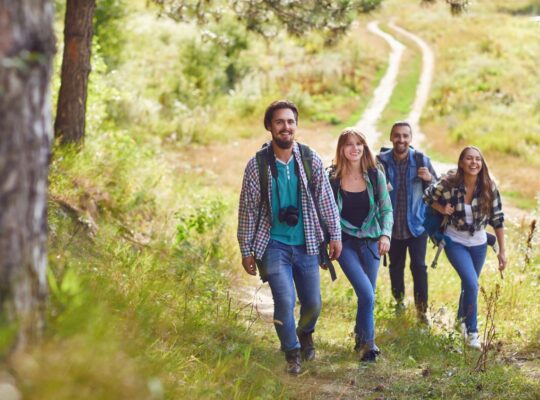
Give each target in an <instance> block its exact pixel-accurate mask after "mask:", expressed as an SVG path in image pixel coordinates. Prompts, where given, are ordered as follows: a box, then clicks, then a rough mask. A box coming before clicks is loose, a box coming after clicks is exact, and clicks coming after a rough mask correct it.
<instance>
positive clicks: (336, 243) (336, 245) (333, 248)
mask: <svg viewBox="0 0 540 400" xmlns="http://www.w3.org/2000/svg"><path fill="white" fill-rule="evenodd" d="M341 249H342V244H341V240H330V247H329V249H328V255H329V256H330V260H332V261H334V260H337V259H338V258H339V256H340V255H341Z"/></svg>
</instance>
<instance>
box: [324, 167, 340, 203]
mask: <svg viewBox="0 0 540 400" xmlns="http://www.w3.org/2000/svg"><path fill="white" fill-rule="evenodd" d="M326 174H327V175H328V181H329V182H330V187H331V188H332V193H334V199H335V200H336V203H337V199H338V191H339V179H337V178H336V166H335V165H330V166H329V167H328V168H326Z"/></svg>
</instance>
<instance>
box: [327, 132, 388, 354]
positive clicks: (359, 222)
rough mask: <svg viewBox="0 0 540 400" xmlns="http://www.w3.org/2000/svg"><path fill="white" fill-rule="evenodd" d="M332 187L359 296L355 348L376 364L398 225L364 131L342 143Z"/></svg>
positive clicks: (346, 263)
mask: <svg viewBox="0 0 540 400" xmlns="http://www.w3.org/2000/svg"><path fill="white" fill-rule="evenodd" d="M329 178H330V183H331V186H332V189H333V191H334V197H335V199H336V202H337V204H338V208H339V212H340V216H341V230H342V240H343V250H342V252H341V256H340V257H339V259H338V262H339V264H340V266H341V268H342V270H343V272H344V273H345V275H346V276H347V278H348V279H349V281H350V282H351V284H352V286H353V288H354V291H355V292H356V295H357V297H358V307H357V312H356V326H355V328H354V332H355V347H354V349H355V350H356V351H358V352H361V360H362V361H375V360H376V358H377V356H378V355H379V354H380V351H379V349H378V347H377V346H376V345H375V321H374V307H375V285H376V282H377V273H378V270H379V264H380V257H381V256H383V255H385V254H386V253H388V250H389V249H390V235H391V234H392V225H393V222H394V219H393V213H392V203H391V201H390V196H389V195H388V189H387V186H386V178H385V175H384V173H383V172H381V171H380V170H379V169H377V167H376V161H375V157H374V156H373V153H372V152H371V149H370V148H369V147H368V145H367V143H366V138H365V136H364V134H363V133H362V132H360V131H359V130H358V129H356V128H346V129H345V130H344V131H343V132H342V133H341V135H340V136H339V139H338V144H337V149H336V157H335V160H334V165H333V166H332V168H331V172H330V176H329Z"/></svg>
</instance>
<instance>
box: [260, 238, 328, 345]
mask: <svg viewBox="0 0 540 400" xmlns="http://www.w3.org/2000/svg"><path fill="white" fill-rule="evenodd" d="M262 262H263V265H264V267H265V269H266V274H267V278H268V284H269V285H270V289H271V290H272V297H273V298H274V326H275V328H276V332H277V335H278V337H279V341H280V342H281V350H283V351H289V350H293V349H299V348H300V343H299V342H298V337H297V336H296V326H295V321H294V306H295V304H296V293H298V299H299V300H300V320H299V321H298V327H299V328H300V329H301V330H302V331H303V332H305V333H311V332H313V331H314V330H315V324H316V323H317V319H318V318H319V314H320V313H321V288H320V276H319V256H318V255H308V254H307V253H306V246H291V245H287V244H283V243H281V242H278V241H277V240H272V239H271V240H270V242H269V243H268V247H267V248H266V251H265V253H264V256H263V258H262ZM295 286H296V293H295Z"/></svg>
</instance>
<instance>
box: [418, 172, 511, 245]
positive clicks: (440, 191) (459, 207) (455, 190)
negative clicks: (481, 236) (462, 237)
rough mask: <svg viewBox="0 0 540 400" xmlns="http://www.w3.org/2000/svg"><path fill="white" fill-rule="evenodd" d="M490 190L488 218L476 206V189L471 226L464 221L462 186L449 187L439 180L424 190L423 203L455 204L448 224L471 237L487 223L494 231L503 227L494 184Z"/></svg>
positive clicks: (500, 203)
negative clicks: (491, 199)
mask: <svg viewBox="0 0 540 400" xmlns="http://www.w3.org/2000/svg"><path fill="white" fill-rule="evenodd" d="M492 189H493V204H492V207H491V214H490V215H489V216H487V215H484V214H482V213H481V211H480V207H479V204H478V203H479V201H478V196H479V194H480V193H479V191H478V187H477V188H476V189H475V191H474V194H473V199H472V202H471V208H472V213H473V223H472V224H468V223H467V222H466V221H465V186H464V185H463V184H462V185H460V186H458V187H449V185H448V182H447V181H446V180H443V179H440V180H439V181H437V182H435V183H433V184H431V186H429V187H428V188H427V189H426V190H425V192H424V201H425V202H426V204H428V205H431V204H432V203H433V202H435V201H437V202H438V203H439V204H441V205H446V204H447V203H448V202H450V203H451V204H455V211H454V213H453V214H452V215H450V217H449V219H448V221H449V223H450V224H452V225H453V226H454V227H455V228H456V229H457V230H458V231H469V232H470V233H471V235H472V234H473V233H474V231H479V230H481V229H484V228H485V227H486V225H487V224H488V223H489V224H490V225H491V226H492V227H493V228H495V229H496V228H502V227H503V222H504V213H503V211H502V202H501V195H500V194H499V190H498V189H497V187H496V186H495V184H493V188H492Z"/></svg>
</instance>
